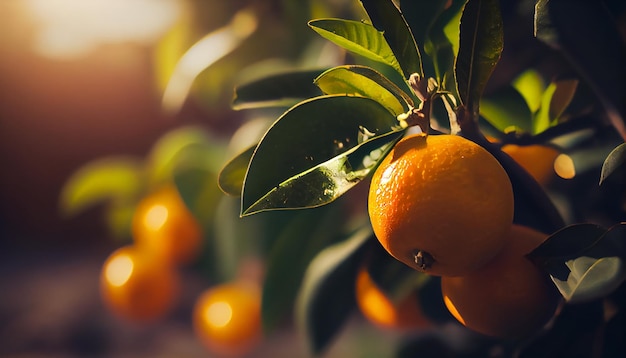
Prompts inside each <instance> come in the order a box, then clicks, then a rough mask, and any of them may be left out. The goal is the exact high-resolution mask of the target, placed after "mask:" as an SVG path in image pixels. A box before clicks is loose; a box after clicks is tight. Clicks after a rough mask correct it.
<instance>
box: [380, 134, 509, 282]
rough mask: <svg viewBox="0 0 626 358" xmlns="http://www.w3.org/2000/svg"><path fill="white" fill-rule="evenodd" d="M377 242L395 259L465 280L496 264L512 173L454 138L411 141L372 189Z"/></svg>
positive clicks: (394, 153) (393, 155) (389, 160)
mask: <svg viewBox="0 0 626 358" xmlns="http://www.w3.org/2000/svg"><path fill="white" fill-rule="evenodd" d="M368 211H369V216H370V221H371V223H372V227H373V229H374V233H375V234H376V237H377V238H378V240H379V241H380V243H381V244H382V246H383V247H384V248H385V249H386V250H387V251H388V252H389V253H390V254H391V255H392V256H394V257H395V258H396V259H398V260H400V261H402V262H404V263H405V264H407V265H409V266H411V267H413V268H415V269H418V270H421V271H424V272H427V273H429V274H432V275H448V276H457V275H463V274H466V273H469V272H471V271H472V270H475V269H477V268H478V267H480V266H481V265H483V264H485V263H486V262H488V261H489V260H491V259H492V258H493V257H494V256H495V255H496V254H497V253H498V252H499V251H500V250H501V249H502V247H504V244H505V243H506V234H507V232H508V230H509V228H510V226H511V224H512V221H513V190H512V187H511V182H510V180H509V177H508V175H507V173H506V172H505V171H504V169H503V168H502V166H501V165H500V163H499V162H498V161H497V160H496V159H495V158H494V157H493V156H492V155H491V154H490V153H489V152H488V151H487V150H485V149H484V148H483V147H481V146H479V145H477V144H475V143H473V142H471V141H469V140H467V139H465V138H462V137H460V136H456V135H430V136H424V135H419V134H418V135H412V136H409V137H406V138H404V139H402V140H401V141H400V142H398V143H397V144H396V146H395V147H394V148H393V149H392V150H391V152H390V153H389V155H387V157H385V158H384V159H383V161H382V162H381V164H380V166H379V167H378V168H377V169H376V172H375V173H374V175H373V177H372V182H371V184H370V191H369V196H368Z"/></svg>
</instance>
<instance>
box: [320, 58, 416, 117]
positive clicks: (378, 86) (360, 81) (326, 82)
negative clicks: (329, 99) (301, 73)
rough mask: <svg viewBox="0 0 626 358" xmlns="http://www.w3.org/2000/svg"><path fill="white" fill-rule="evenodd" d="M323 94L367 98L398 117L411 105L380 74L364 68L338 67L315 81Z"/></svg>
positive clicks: (402, 93)
mask: <svg viewBox="0 0 626 358" xmlns="http://www.w3.org/2000/svg"><path fill="white" fill-rule="evenodd" d="M315 84H316V85H317V86H318V87H319V88H320V89H321V90H322V91H323V92H324V93H325V94H345V95H358V96H363V97H368V98H371V99H373V100H375V101H376V102H378V103H380V104H382V105H383V106H385V107H386V108H387V109H388V110H389V111H390V112H391V113H393V114H395V115H398V114H401V113H405V112H407V111H408V110H409V107H408V106H409V105H413V100H412V99H411V97H409V96H408V95H406V93H404V92H403V91H402V90H401V89H400V88H398V86H396V85H395V84H394V83H393V82H391V81H389V80H388V79H387V78H386V77H385V76H383V75H382V74H381V73H380V72H378V71H376V70H374V69H372V68H370V67H365V66H340V67H335V68H333V69H330V70H328V71H326V72H324V73H323V74H322V75H320V76H319V77H318V78H316V79H315Z"/></svg>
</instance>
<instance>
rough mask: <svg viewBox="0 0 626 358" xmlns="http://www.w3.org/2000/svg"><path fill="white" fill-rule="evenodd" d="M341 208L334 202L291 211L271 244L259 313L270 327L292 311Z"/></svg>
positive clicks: (334, 234) (331, 237)
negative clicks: (290, 217)
mask: <svg viewBox="0 0 626 358" xmlns="http://www.w3.org/2000/svg"><path fill="white" fill-rule="evenodd" d="M342 216H343V214H342V212H341V211H340V210H339V207H337V206H335V205H329V206H325V207H323V208H319V209H315V210H304V211H298V212H294V213H293V215H292V219H291V220H290V221H288V222H287V223H286V226H285V227H284V228H283V230H282V231H281V232H280V234H279V236H278V238H277V240H276V241H275V243H274V244H273V245H272V248H271V251H270V253H269V257H268V260H267V268H266V272H265V280H264V283H263V299H262V300H261V302H262V303H261V317H262V322H263V328H264V331H265V332H271V331H273V330H274V329H275V328H276V327H277V326H278V325H279V324H280V323H283V321H284V319H285V318H286V317H287V316H288V315H289V314H291V313H292V310H293V307H294V302H295V299H296V296H297V294H298V289H299V287H300V283H301V282H302V278H303V277H304V273H305V271H306V269H307V267H308V265H309V263H310V262H311V260H313V258H314V257H315V256H316V255H317V254H318V253H319V252H320V251H321V250H323V249H324V248H326V247H327V246H329V245H330V244H332V243H333V242H334V241H335V240H337V232H338V228H340V227H341V224H342Z"/></svg>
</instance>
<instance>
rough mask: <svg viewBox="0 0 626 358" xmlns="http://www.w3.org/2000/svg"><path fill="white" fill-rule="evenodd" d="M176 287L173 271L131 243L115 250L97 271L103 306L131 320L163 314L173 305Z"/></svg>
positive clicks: (157, 317)
mask: <svg viewBox="0 0 626 358" xmlns="http://www.w3.org/2000/svg"><path fill="white" fill-rule="evenodd" d="M178 289H179V277H178V275H177V273H176V272H175V271H173V270H171V269H170V267H169V266H168V265H164V264H163V263H159V262H155V261H154V260H151V258H150V257H148V256H146V255H145V254H144V253H143V252H141V251H140V250H138V249H137V248H136V247H134V246H125V247H122V248H119V249H117V250H116V251H114V252H113V253H112V254H111V255H110V256H109V257H108V258H107V259H106V261H105V263H104V265H103V267H102V272H101V275H100V292H101V295H102V299H103V301H104V303H105V304H106V306H107V307H108V308H109V309H110V310H111V311H112V312H113V313H114V314H115V315H117V316H119V317H122V318H125V319H128V320H131V321H151V320H157V319H159V318H162V317H163V316H164V315H165V314H167V313H168V311H169V310H170V309H171V308H172V307H173V305H174V303H175V299H176V297H177V295H178Z"/></svg>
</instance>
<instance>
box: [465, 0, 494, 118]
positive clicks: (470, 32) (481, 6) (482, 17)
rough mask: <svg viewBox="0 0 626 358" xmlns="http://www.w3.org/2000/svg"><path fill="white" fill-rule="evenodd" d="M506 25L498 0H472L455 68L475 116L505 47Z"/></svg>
mask: <svg viewBox="0 0 626 358" xmlns="http://www.w3.org/2000/svg"><path fill="white" fill-rule="evenodd" d="M503 41H504V40H503V25H502V17H501V14H500V2H499V1H498V0H469V1H468V2H467V4H466V5H465V8H464V10H463V15H462V16H461V25H460V40H459V53H458V56H457V58H456V64H455V72H456V79H457V83H458V93H459V97H460V99H461V102H462V103H463V104H464V105H465V107H466V108H467V109H468V111H469V113H470V114H471V115H472V118H473V119H474V120H477V119H478V113H479V101H480V97H481V96H482V94H483V90H484V89H485V86H486V85H487V81H488V80H489V77H491V73H492V72H493V69H494V68H495V66H496V64H497V63H498V61H499V60H500V55H501V53H502V49H503Z"/></svg>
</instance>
